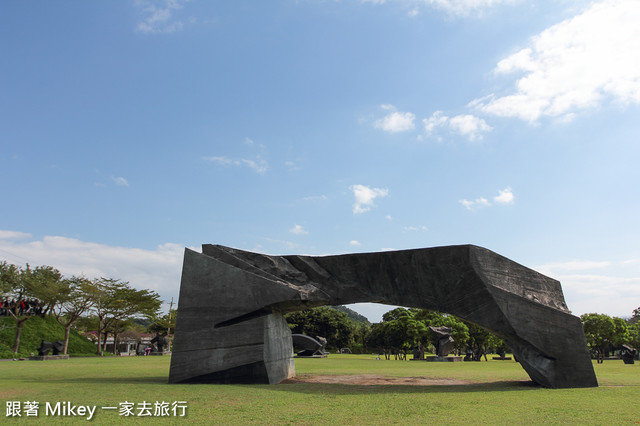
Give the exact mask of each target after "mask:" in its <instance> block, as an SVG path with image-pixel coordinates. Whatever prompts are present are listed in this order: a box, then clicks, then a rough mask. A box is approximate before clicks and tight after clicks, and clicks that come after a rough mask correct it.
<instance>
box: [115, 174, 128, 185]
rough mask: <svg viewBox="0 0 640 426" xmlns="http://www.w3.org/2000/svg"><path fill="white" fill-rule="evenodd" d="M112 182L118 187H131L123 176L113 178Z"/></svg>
mask: <svg viewBox="0 0 640 426" xmlns="http://www.w3.org/2000/svg"><path fill="white" fill-rule="evenodd" d="M111 180H112V181H113V182H114V183H115V184H116V185H118V186H129V182H127V180H126V179H125V178H123V177H122V176H119V177H115V176H112V177H111Z"/></svg>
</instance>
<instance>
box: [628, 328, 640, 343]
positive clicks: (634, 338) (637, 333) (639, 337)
mask: <svg viewBox="0 0 640 426" xmlns="http://www.w3.org/2000/svg"><path fill="white" fill-rule="evenodd" d="M628 343H629V345H630V346H632V347H633V348H636V349H638V350H640V322H636V323H635V324H631V325H630V326H629V341H628Z"/></svg>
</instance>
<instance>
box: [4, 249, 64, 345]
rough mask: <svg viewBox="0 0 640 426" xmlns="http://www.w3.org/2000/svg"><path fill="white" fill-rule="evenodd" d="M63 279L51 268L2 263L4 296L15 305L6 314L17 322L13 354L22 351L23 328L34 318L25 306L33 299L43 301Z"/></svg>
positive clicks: (58, 272)
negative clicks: (21, 337) (22, 266)
mask: <svg viewBox="0 0 640 426" xmlns="http://www.w3.org/2000/svg"><path fill="white" fill-rule="evenodd" d="M61 279H62V274H60V271H58V270H57V269H55V268H52V267H50V266H38V267H36V268H35V269H31V267H30V266H29V265H28V264H27V266H26V268H24V269H23V268H20V267H18V266H16V265H11V264H8V263H7V262H4V261H3V262H2V263H0V283H1V284H0V288H1V289H2V293H3V294H2V296H3V297H4V298H7V299H9V298H10V299H11V300H12V303H13V306H12V307H8V309H6V312H7V313H8V314H9V315H10V316H12V317H13V318H14V320H15V322H16V334H15V338H14V343H13V352H14V353H15V354H17V353H18V351H19V349H20V335H21V332H22V327H23V325H24V323H25V321H27V320H28V319H29V318H32V317H33V313H32V312H27V311H26V309H23V305H24V306H25V308H26V305H27V304H28V302H29V301H30V300H31V299H33V298H40V299H43V298H44V297H46V296H47V295H49V294H50V292H49V290H50V289H51V288H54V287H57V285H58V283H59V282H60V280H61ZM52 300H53V298H52Z"/></svg>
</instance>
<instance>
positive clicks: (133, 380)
mask: <svg viewBox="0 0 640 426" xmlns="http://www.w3.org/2000/svg"><path fill="white" fill-rule="evenodd" d="M52 381H53V380H52ZM55 381H56V382H62V383H78V384H80V383H88V384H91V383H102V384H111V385H116V384H122V385H125V384H129V385H134V384H140V385H142V384H147V385H150V384H156V385H166V384H167V376H166V375H162V376H152V377H103V376H101V377H74V378H60V379H55ZM37 382H42V381H41V380H37Z"/></svg>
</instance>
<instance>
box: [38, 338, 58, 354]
mask: <svg viewBox="0 0 640 426" xmlns="http://www.w3.org/2000/svg"><path fill="white" fill-rule="evenodd" d="M63 350H64V341H62V340H56V341H55V342H53V343H52V342H47V341H46V340H44V339H42V341H41V342H40V347H39V348H38V356H47V355H49V352H50V351H53V355H60V354H61V353H62V351H63Z"/></svg>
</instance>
